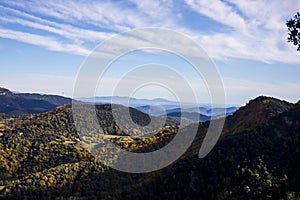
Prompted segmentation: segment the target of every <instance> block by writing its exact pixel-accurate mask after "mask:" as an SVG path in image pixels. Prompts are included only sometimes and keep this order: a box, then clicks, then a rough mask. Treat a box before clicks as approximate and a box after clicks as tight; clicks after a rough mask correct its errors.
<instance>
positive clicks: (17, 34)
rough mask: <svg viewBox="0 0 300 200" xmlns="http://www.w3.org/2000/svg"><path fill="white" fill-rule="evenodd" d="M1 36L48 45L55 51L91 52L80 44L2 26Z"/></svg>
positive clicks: (85, 53)
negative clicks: (63, 41)
mask: <svg viewBox="0 0 300 200" xmlns="http://www.w3.org/2000/svg"><path fill="white" fill-rule="evenodd" d="M0 37H2V38H7V39H12V40H17V41H20V42H25V43H28V44H34V45H38V46H42V47H46V48H47V49H49V50H53V51H64V52H70V53H74V54H78V55H88V54H89V53H90V51H89V50H87V49H85V48H83V47H80V46H78V45H73V44H62V43H60V42H59V41H57V40H56V39H54V38H52V37H47V36H40V35H35V34H31V33H26V32H21V31H14V30H9V29H1V28H0Z"/></svg>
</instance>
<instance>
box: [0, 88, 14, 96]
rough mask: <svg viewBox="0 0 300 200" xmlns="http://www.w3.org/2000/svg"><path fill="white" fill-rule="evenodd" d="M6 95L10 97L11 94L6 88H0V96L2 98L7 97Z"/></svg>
mask: <svg viewBox="0 0 300 200" xmlns="http://www.w3.org/2000/svg"><path fill="white" fill-rule="evenodd" d="M8 94H9V95H10V94H12V92H11V91H10V90H8V89H6V88H2V87H0V96H4V95H8Z"/></svg>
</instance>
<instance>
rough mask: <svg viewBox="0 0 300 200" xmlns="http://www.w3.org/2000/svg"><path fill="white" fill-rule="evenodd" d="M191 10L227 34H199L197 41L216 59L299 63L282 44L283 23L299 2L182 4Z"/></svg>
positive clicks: (191, 0) (204, 0)
mask: <svg viewBox="0 0 300 200" xmlns="http://www.w3.org/2000/svg"><path fill="white" fill-rule="evenodd" d="M185 2H186V4H187V5H189V6H190V8H191V9H192V10H194V11H195V12H197V13H199V14H200V15H203V16H206V17H208V18H210V19H212V20H214V21H216V22H217V23H220V24H222V25H225V26H228V27H230V28H231V29H229V30H222V29H220V30H218V31H216V32H213V33H211V34H209V35H205V34H201V35H199V36H198V41H199V42H200V43H201V44H202V45H203V46H205V47H207V49H206V50H207V51H208V52H209V53H210V54H211V55H213V56H215V57H218V58H230V57H231V58H247V59H255V60H260V61H265V62H278V61H279V62H288V63H293V62H295V63H299V62H300V57H299V56H298V54H297V53H296V52H295V49H294V48H293V47H291V45H289V44H287V42H286V35H287V33H286V28H285V21H286V20H287V19H288V18H289V17H291V16H293V15H294V13H295V12H297V8H299V7H300V3H299V1H295V0H287V1H284V2H282V1H267V0H260V1H258V0H255V1H247V0H242V1H237V0H226V1H221V0H215V1H209V0H185Z"/></svg>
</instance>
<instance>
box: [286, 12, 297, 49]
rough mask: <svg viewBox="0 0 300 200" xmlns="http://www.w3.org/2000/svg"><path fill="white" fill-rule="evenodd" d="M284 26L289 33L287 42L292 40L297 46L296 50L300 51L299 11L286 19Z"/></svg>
mask: <svg viewBox="0 0 300 200" xmlns="http://www.w3.org/2000/svg"><path fill="white" fill-rule="evenodd" d="M286 26H287V27H288V34H289V36H288V42H292V43H293V44H294V45H295V46H297V51H300V13H299V12H297V14H296V15H295V16H294V18H292V19H290V20H288V21H287V22H286Z"/></svg>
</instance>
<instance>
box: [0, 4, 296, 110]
mask: <svg viewBox="0 0 300 200" xmlns="http://www.w3.org/2000/svg"><path fill="white" fill-rule="evenodd" d="M299 8H300V1H298V0H285V1H279V0H274V1H270V0H253V1H249V0H222V1H221V0H214V1H209V0H176V1H175V0H174V1H172V0H151V1H138V0H129V1H93V0H92V1H65V0H53V1H39V0H28V1H7V0H2V1H1V2H0V51H1V54H0V60H1V61H0V62H1V65H0V66H1V74H0V86H2V87H7V88H9V89H12V90H15V91H27V92H40V93H51V94H63V95H66V96H72V93H73V85H74V81H75V79H76V75H77V73H78V71H79V69H80V66H81V64H82V63H83V62H84V60H85V59H86V57H87V56H88V55H89V53H90V52H91V51H92V50H93V49H94V48H95V47H96V46H97V45H99V43H101V42H102V41H104V40H107V39H109V38H110V37H112V36H113V35H115V34H119V33H122V32H124V31H129V30H132V29H135V28H143V27H159V28H165V29H170V30H174V31H178V32H180V33H183V34H185V35H187V36H188V37H190V38H192V39H193V40H194V41H195V42H197V44H199V45H200V46H201V47H202V48H203V49H204V50H205V51H206V52H207V54H208V55H209V56H210V57H211V58H212V60H213V62H214V63H215V65H216V67H217V69H218V70H219V72H220V75H221V76H222V79H223V83H224V87H225V94H226V99H227V103H228V104H237V105H243V104H245V103H246V102H247V101H248V100H249V99H251V98H254V97H256V96H259V95H268V96H274V97H278V98H281V99H285V100H288V101H292V102H296V101H298V100H299V99H300V79H299V75H300V52H296V47H294V46H292V45H291V44H289V43H287V42H286V38H287V30H286V27H285V22H286V20H288V19H289V18H291V17H292V16H293V15H294V14H295V13H296V12H297V11H299V10H297V9H299ZM150 54H151V53H150ZM151 56H153V55H145V54H143V55H139V56H134V55H133V56H131V57H129V58H128V59H124V60H123V61H120V62H119V65H117V64H116V65H115V68H114V69H113V70H112V72H111V73H110V74H108V75H107V78H111V79H117V78H118V77H117V75H116V74H118V70H119V69H120V68H121V67H122V66H125V65H128V66H129V65H133V64H136V62H135V61H134V59H136V58H137V57H138V59H141V60H143V61H145V62H146V61H147V60H148V59H150V58H151ZM156 56H157V54H156ZM160 56H161V55H160ZM160 58H161V59H160V60H163V57H162V56H161V57H160ZM166 58H168V57H166ZM150 60H151V59H150ZM137 63H139V62H137ZM166 63H168V62H166ZM139 64H140V63H139ZM168 64H170V65H177V66H175V67H177V68H180V67H182V66H183V63H180V62H171V61H170V62H169V63H168ZM186 75H187V76H189V75H190V74H188V72H186ZM109 91H110V90H109V88H106V90H102V91H98V92H99V93H98V94H97V95H109ZM151 91H152V90H151ZM151 91H150V90H149V91H146V92H144V93H143V92H140V93H139V95H140V96H138V97H146V98H152V97H155V96H156V95H159V94H160V95H161V93H160V92H153V91H152V92H153V93H151ZM161 97H165V98H168V95H165V96H164V95H161ZM207 100H208V99H206V98H204V99H203V101H207Z"/></svg>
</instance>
